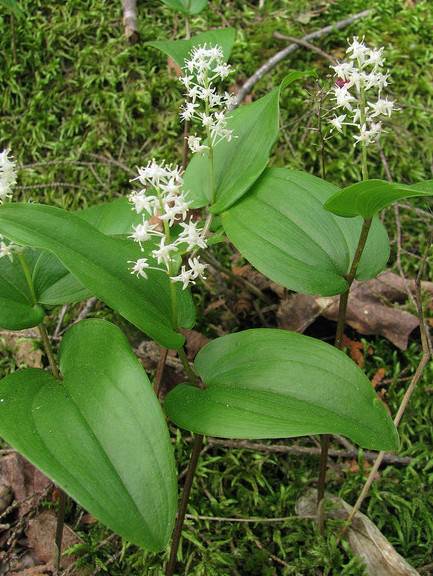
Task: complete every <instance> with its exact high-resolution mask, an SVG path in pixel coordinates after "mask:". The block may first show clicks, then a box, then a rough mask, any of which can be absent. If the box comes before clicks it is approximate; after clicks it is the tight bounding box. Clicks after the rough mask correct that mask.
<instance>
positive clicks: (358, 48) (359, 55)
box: [346, 36, 370, 64]
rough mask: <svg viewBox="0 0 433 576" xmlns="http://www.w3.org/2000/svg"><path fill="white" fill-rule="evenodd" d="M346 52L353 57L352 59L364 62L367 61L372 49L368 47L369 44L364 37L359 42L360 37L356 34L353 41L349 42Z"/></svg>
mask: <svg viewBox="0 0 433 576" xmlns="http://www.w3.org/2000/svg"><path fill="white" fill-rule="evenodd" d="M346 52H347V54H348V55H349V58H351V59H352V60H359V62H360V63H361V64H363V63H364V62H365V58H366V56H367V54H368V53H369V52H370V49H369V48H368V46H366V45H365V43H364V40H363V39H362V40H361V42H359V40H358V37H357V36H355V37H354V38H353V39H352V43H351V44H349V47H348V49H347V50H346Z"/></svg>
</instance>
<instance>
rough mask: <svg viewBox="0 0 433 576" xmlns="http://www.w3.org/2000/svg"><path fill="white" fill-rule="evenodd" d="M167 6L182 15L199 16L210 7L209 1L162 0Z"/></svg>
mask: <svg viewBox="0 0 433 576" xmlns="http://www.w3.org/2000/svg"><path fill="white" fill-rule="evenodd" d="M161 1H162V2H163V3H164V4H165V5H166V6H169V7H170V8H173V10H176V11H177V12H182V14H190V15H194V14H199V12H201V11H202V10H204V8H206V6H207V5H208V0H161Z"/></svg>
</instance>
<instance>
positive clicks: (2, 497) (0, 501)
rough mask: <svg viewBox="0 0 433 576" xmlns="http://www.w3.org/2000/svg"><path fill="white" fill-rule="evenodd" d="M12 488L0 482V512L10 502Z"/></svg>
mask: <svg viewBox="0 0 433 576" xmlns="http://www.w3.org/2000/svg"><path fill="white" fill-rule="evenodd" d="M12 499H13V495H12V489H11V487H10V486H8V485H7V484H0V514H3V512H4V511H5V510H6V509H7V508H8V506H9V505H10V503H11V502H12Z"/></svg>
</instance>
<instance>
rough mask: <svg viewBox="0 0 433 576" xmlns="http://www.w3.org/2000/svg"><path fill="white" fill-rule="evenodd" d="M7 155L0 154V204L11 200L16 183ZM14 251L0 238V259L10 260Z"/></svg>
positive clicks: (12, 163)
mask: <svg viewBox="0 0 433 576" xmlns="http://www.w3.org/2000/svg"><path fill="white" fill-rule="evenodd" d="M9 154H10V151H9V150H3V152H0V204H3V202H5V201H6V200H8V199H9V198H11V196H12V188H13V187H14V185H15V183H16V181H17V172H16V164H15V162H14V160H12V158H11V157H9ZM15 250H16V245H15V244H12V243H7V242H5V240H4V238H3V236H0V258H3V257H4V256H7V257H8V258H9V259H10V260H12V258H13V253H14V251H15Z"/></svg>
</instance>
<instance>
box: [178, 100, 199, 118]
mask: <svg viewBox="0 0 433 576" xmlns="http://www.w3.org/2000/svg"><path fill="white" fill-rule="evenodd" d="M196 108H198V104H195V103H194V102H186V103H185V104H184V106H183V108H182V109H181V113H180V117H181V118H182V120H191V119H192V118H193V117H194V113H195V109H196Z"/></svg>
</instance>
